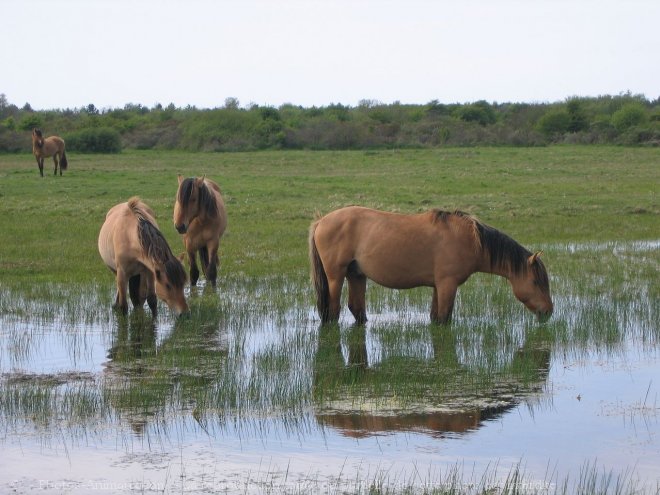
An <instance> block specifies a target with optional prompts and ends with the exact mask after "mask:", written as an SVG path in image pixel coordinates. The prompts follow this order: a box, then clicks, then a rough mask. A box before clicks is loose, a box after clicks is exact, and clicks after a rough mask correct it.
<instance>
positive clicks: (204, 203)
mask: <svg viewBox="0 0 660 495" xmlns="http://www.w3.org/2000/svg"><path fill="white" fill-rule="evenodd" d="M178 180H179V188H178V190H177V192H176V200H175V203H174V227H175V228H176V230H177V232H179V234H183V244H184V245H185V247H186V252H187V253H188V260H189V261H190V284H191V285H195V284H197V280H198V279H199V270H198V269H197V252H199V257H200V262H201V265H202V270H203V271H204V275H205V276H206V280H208V281H209V282H211V284H212V285H213V287H215V284H216V282H215V279H216V277H217V273H218V272H217V266H218V247H219V246H220V238H221V237H222V234H223V233H224V232H225V229H226V228H227V212H226V211H225V203H224V201H223V200H222V195H221V194H220V188H219V187H218V184H216V183H215V182H213V181H212V180H211V179H207V178H206V177H191V178H188V179H184V178H183V177H182V176H181V175H179V176H178Z"/></svg>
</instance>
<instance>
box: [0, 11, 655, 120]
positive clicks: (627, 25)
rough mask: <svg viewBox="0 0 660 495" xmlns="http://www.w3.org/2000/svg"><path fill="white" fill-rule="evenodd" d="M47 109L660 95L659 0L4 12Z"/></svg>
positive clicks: (36, 102)
mask: <svg viewBox="0 0 660 495" xmlns="http://www.w3.org/2000/svg"><path fill="white" fill-rule="evenodd" d="M0 19H1V21H0V93H4V94H5V95H6V97H7V99H8V100H9V102H11V103H14V104H16V105H18V106H23V105H24V104H25V103H26V102H28V103H30V105H31V106H32V107H33V108H35V109H54V108H79V107H82V106H87V105H88V104H90V103H93V104H94V105H96V107H98V108H109V107H112V108H116V107H123V106H124V105H125V104H126V103H135V104H138V103H139V104H143V105H146V106H149V107H151V106H153V105H155V104H156V103H161V104H163V105H168V104H169V103H174V104H175V105H176V106H186V105H195V106H197V107H199V108H213V107H219V106H223V105H224V102H225V99H226V98H228V97H233V98H237V99H238V100H239V102H240V104H241V106H247V105H248V104H250V103H256V104H258V105H273V106H279V105H281V104H283V103H293V104H295V105H303V106H313V105H316V106H322V105H327V104H330V103H342V104H344V105H350V106H355V105H357V104H358V102H359V101H360V100H363V99H370V100H378V101H381V102H383V103H392V102H394V101H400V102H402V103H427V102H429V101H431V100H439V101H440V102H442V103H454V102H461V103H463V102H470V101H476V100H482V99H483V100H488V101H491V102H493V101H497V102H507V101H509V102H545V101H550V102H551V101H558V100H563V99H565V98H566V97H569V96H576V95H577V96H598V95H601V94H611V95H616V94H619V93H622V92H626V91H631V92H633V93H643V94H645V95H646V96H647V97H648V98H657V97H659V96H660V0H628V1H626V0H618V1H616V0H554V1H550V0H455V1H444V0H436V1H432V0H391V1H388V0H378V1H376V0H306V1H304V0H235V1H232V0H215V1H207V0H182V1H174V0H0Z"/></svg>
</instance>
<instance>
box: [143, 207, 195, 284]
mask: <svg viewBox="0 0 660 495" xmlns="http://www.w3.org/2000/svg"><path fill="white" fill-rule="evenodd" d="M138 237H139V239H140V245H141V246H142V249H143V250H144V251H145V252H146V253H147V256H148V257H149V258H150V259H152V260H154V261H155V262H157V263H160V264H162V265H163V267H164V268H165V273H166V275H167V278H168V280H169V281H170V282H171V283H172V285H174V286H175V287H183V285H184V284H185V283H186V272H185V270H184V268H183V265H182V264H181V262H180V261H179V260H178V259H177V258H176V256H174V254H173V253H172V250H171V249H170V246H169V244H168V243H167V240H166V239H165V237H164V236H163V234H162V233H161V232H160V230H158V228H156V226H155V225H154V224H153V223H151V222H150V221H149V220H147V219H146V218H144V217H143V216H142V215H138Z"/></svg>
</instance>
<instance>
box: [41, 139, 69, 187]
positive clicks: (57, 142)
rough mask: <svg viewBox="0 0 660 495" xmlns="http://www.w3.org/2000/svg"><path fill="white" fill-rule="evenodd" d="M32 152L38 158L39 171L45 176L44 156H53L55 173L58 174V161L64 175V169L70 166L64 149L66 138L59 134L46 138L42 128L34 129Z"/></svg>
mask: <svg viewBox="0 0 660 495" xmlns="http://www.w3.org/2000/svg"><path fill="white" fill-rule="evenodd" d="M32 153H33V154H34V157H35V158H36V159H37V165H38V166H39V173H40V174H41V176H42V177H43V176H44V158H48V157H49V156H52V157H53V162H54V163H55V175H57V166H58V162H59V166H60V176H61V175H62V170H66V169H67V167H68V166H69V162H68V161H67V159H66V152H65V151H64V139H62V138H61V137H59V136H50V137H47V138H45V139H44V136H43V134H42V133H41V130H40V129H33V130H32Z"/></svg>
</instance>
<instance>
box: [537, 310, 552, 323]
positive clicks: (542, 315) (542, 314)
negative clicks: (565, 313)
mask: <svg viewBox="0 0 660 495" xmlns="http://www.w3.org/2000/svg"><path fill="white" fill-rule="evenodd" d="M551 316H552V310H549V311H537V312H536V318H537V319H538V321H539V323H545V322H546V321H548V320H549V319H550V317H551Z"/></svg>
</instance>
